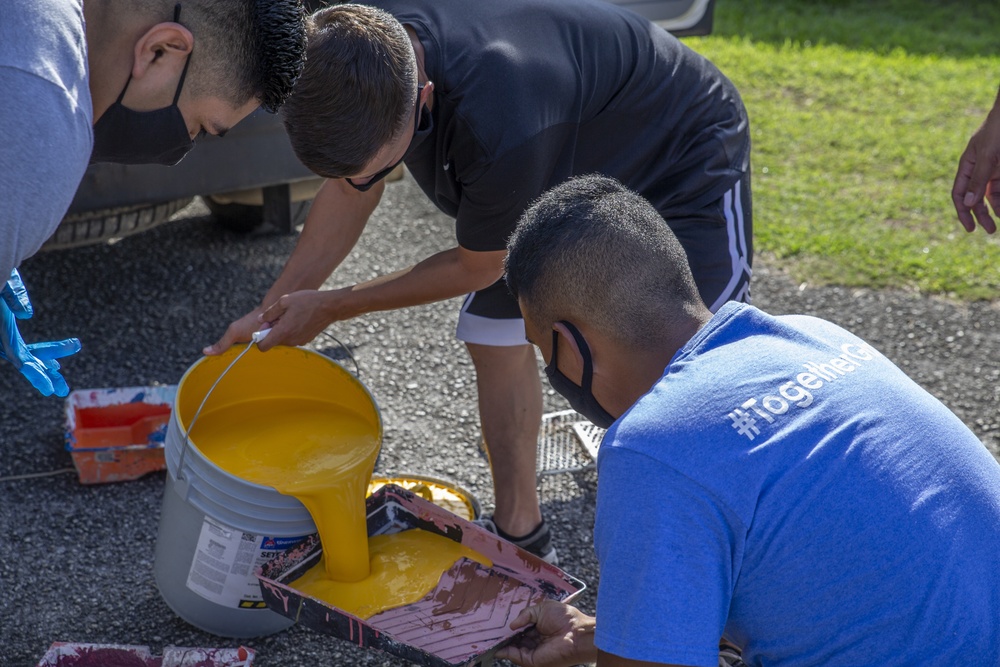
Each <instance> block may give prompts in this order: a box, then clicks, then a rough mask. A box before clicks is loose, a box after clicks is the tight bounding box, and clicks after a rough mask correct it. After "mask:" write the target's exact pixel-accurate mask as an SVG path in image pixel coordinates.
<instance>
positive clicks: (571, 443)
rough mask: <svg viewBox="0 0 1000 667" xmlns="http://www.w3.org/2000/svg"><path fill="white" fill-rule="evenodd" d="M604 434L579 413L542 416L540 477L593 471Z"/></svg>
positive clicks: (539, 452)
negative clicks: (591, 469) (590, 469)
mask: <svg viewBox="0 0 1000 667" xmlns="http://www.w3.org/2000/svg"><path fill="white" fill-rule="evenodd" d="M604 433H605V430H604V429H603V428H601V427H599V426H594V425H593V424H591V423H590V421H589V420H587V418H586V417H584V416H583V415H581V414H580V413H579V412H577V411H576V410H562V411H560V412H550V413H548V414H546V415H543V416H542V428H541V430H540V431H539V434H538V460H537V463H536V470H537V471H538V475H539V476H541V475H554V474H556V473H561V472H580V471H581V470H587V469H588V468H593V467H594V465H595V463H596V461H597V450H598V449H599V448H600V446H601V440H602V439H603V438H604Z"/></svg>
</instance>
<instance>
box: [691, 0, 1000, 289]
mask: <svg viewBox="0 0 1000 667" xmlns="http://www.w3.org/2000/svg"><path fill="white" fill-rule="evenodd" d="M996 25H1000V3H989V4H987V3H981V4H980V3H977V2H971V3H958V2H947V1H945V2H928V1H925V0H883V1H882V2H878V3H875V2H871V0H868V1H867V2H861V1H860V0H824V1H815V0H812V1H808V2H807V1H805V0H767V1H761V0H742V1H741V0H719V2H718V5H717V7H716V25H715V33H714V34H713V35H712V36H710V37H706V38H697V39H693V38H692V39H687V40H685V41H686V43H687V44H688V45H689V46H691V47H692V48H694V49H695V50H697V51H699V52H700V53H702V54H704V55H705V56H707V57H708V58H710V59H711V60H712V61H713V62H714V63H715V64H716V65H718V66H719V68H720V69H722V71H723V72H725V73H726V74H727V76H729V77H730V79H732V80H733V82H734V83H735V84H736V85H737V87H738V88H739V89H740V92H741V93H742V95H743V98H744V102H745V103H746V105H747V108H748V110H749V113H750V121H751V132H752V137H753V142H754V147H753V158H752V159H753V179H754V181H753V194H754V218H755V233H754V237H755V247H756V249H757V250H758V251H759V252H762V253H765V254H767V255H769V256H774V257H777V258H778V259H779V260H780V261H781V264H782V265H783V266H784V267H786V268H787V269H788V270H790V271H791V273H792V274H793V276H795V277H796V279H798V280H801V281H803V282H810V283H814V284H815V283H837V284H843V285H855V286H870V287H903V288H915V289H919V290H922V291H925V292H931V293H948V294H952V295H954V296H958V297H961V298H965V299H995V298H997V296H998V294H1000V238H998V236H1000V235H997V236H994V237H987V236H986V235H985V234H984V233H983V232H982V230H977V232H976V233H975V234H972V235H967V234H966V233H965V231H964V230H963V229H962V227H961V225H959V223H958V220H957V218H956V216H955V211H954V209H953V207H952V204H951V196H950V193H951V186H952V181H953V179H954V174H955V169H956V167H957V164H958V156H959V155H960V154H961V152H962V150H963V149H964V148H965V144H966V142H967V141H968V138H969V136H970V135H971V133H972V132H973V130H975V128H976V127H978V125H979V123H981V122H982V119H983V118H984V116H985V115H986V111H987V110H988V109H989V108H990V106H991V105H992V102H993V99H994V98H995V96H996V92H997V86H998V84H1000V41H998V40H996V37H995V31H993V27H995V26H996Z"/></svg>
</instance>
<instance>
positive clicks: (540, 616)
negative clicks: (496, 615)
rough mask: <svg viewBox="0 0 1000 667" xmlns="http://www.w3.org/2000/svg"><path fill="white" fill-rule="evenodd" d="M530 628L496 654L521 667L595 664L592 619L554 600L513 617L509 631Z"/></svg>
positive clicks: (595, 654)
mask: <svg viewBox="0 0 1000 667" xmlns="http://www.w3.org/2000/svg"><path fill="white" fill-rule="evenodd" d="M532 624H534V626H535V627H534V628H532V629H530V630H529V631H528V632H526V633H524V634H523V635H521V636H520V637H518V638H516V639H515V640H514V641H513V642H512V643H511V644H508V645H507V646H504V647H503V648H501V649H500V650H499V651H497V653H496V657H498V658H501V659H504V660H510V661H511V662H514V663H516V664H518V665H522V666H523V667H571V666H572V665H578V664H580V663H582V662H596V661H597V647H596V646H594V629H595V628H596V627H597V624H596V620H595V619H594V618H593V617H591V616H587V615H586V614H584V613H583V612H581V611H580V610H579V609H577V608H575V607H571V606H569V605H567V604H563V603H562V602H556V601H555V600H545V601H543V602H542V603H541V604H538V605H535V606H532V607H528V608H527V609H525V610H524V611H522V612H521V613H520V614H519V615H518V616H517V618H515V619H514V620H513V621H512V622H511V624H510V627H511V629H512V630H517V629H518V628H523V627H525V626H528V625H532Z"/></svg>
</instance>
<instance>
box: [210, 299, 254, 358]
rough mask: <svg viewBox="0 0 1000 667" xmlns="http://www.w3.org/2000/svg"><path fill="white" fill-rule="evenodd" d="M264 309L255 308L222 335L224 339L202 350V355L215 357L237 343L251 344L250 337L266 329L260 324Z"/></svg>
mask: <svg viewBox="0 0 1000 667" xmlns="http://www.w3.org/2000/svg"><path fill="white" fill-rule="evenodd" d="M262 312H264V309H263V308H254V309H253V310H251V311H250V312H249V313H247V314H246V315H244V316H243V317H241V318H240V319H238V320H236V321H235V322H233V323H232V324H230V325H229V327H228V328H227V329H226V333H224V334H222V338H220V339H219V340H217V341H216V342H214V343H212V344H211V345H209V346H208V347H206V348H205V349H203V350H202V354H206V355H209V356H211V355H215V354H222V353H223V352H225V351H226V350H228V349H229V348H231V347H232V346H233V345H235V344H236V343H249V342H250V337H251V336H252V335H253V334H254V332H256V331H257V330H258V329H262V328H264V327H263V326H261V323H260V314H261V313H262Z"/></svg>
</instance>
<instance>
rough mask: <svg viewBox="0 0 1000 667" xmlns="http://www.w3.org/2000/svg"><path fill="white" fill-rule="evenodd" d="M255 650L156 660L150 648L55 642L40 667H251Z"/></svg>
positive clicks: (170, 650) (195, 651)
mask: <svg viewBox="0 0 1000 667" xmlns="http://www.w3.org/2000/svg"><path fill="white" fill-rule="evenodd" d="M253 658H254V651H253V649H249V648H246V647H245V646H240V647H239V648H178V647H176V646H168V647H166V648H165V649H163V655H162V656H154V655H153V654H152V652H151V651H150V649H149V647H148V646H125V645H120V644H76V643H71V642H55V643H54V644H52V646H50V647H49V650H48V651H47V652H46V653H45V655H44V656H43V657H42V660H41V662H39V663H38V665H37V667H251V665H252V663H253Z"/></svg>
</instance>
